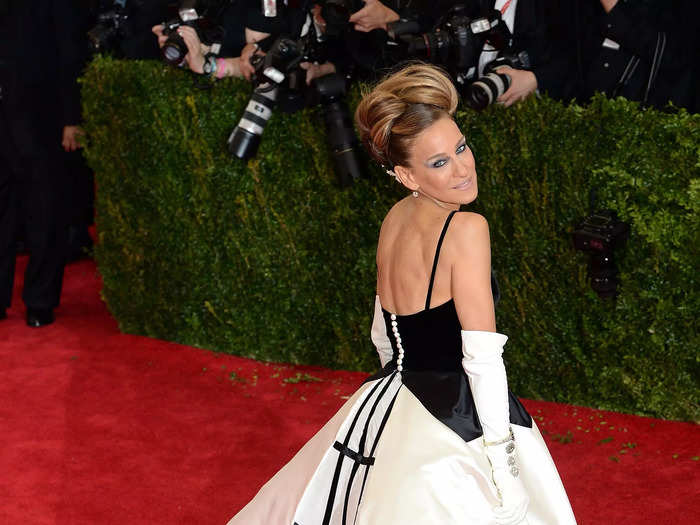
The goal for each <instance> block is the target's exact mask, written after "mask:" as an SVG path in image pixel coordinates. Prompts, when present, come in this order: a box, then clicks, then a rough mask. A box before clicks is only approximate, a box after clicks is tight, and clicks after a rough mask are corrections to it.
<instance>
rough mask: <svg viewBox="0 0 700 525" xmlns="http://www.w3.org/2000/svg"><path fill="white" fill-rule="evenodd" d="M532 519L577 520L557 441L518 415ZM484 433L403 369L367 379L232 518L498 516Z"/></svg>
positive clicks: (322, 521) (443, 523)
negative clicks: (433, 409)
mask: <svg viewBox="0 0 700 525" xmlns="http://www.w3.org/2000/svg"><path fill="white" fill-rule="evenodd" d="M511 426H512V428H513V434H514V435H515V440H516V444H517V447H518V448H517V450H518V461H519V466H520V477H521V479H522V480H523V483H524V485H525V488H526V490H527V493H528V496H529V497H530V505H529V507H528V512H527V518H526V521H525V522H523V523H526V524H528V525H569V524H575V523H576V520H575V518H574V514H573V512H572V510H571V505H570V504H569V500H568V498H567V495H566V492H565V490H564V487H563V485H562V482H561V479H560V478H559V474H558V472H557V469H556V467H555V465H554V462H553V461H552V458H551V456H550V454H549V451H548V450H547V446H546V444H545V442H544V439H543V438H542V435H541V434H540V431H539V429H538V428H537V425H536V423H535V422H534V421H533V422H532V428H529V427H523V426H519V425H515V424H512V425H511ZM496 505H498V495H497V491H496V487H495V485H494V484H493V482H492V481H491V469H490V466H489V462H488V459H487V458H486V455H485V454H484V451H483V445H482V440H481V438H477V439H473V440H471V441H469V442H465V441H464V440H463V439H462V438H461V437H460V436H459V435H457V434H456V433H455V432H454V431H453V430H451V429H450V428H449V427H447V426H446V425H444V424H443V423H442V422H440V421H439V420H437V419H436V418H435V417H433V415H432V414H431V413H430V412H428V410H427V409H426V408H425V407H424V406H423V404H422V403H421V402H420V401H419V400H418V399H417V398H416V397H415V396H414V395H413V393H412V392H411V391H410V390H409V389H408V388H406V387H405V386H404V385H402V383H401V374H400V373H394V374H391V375H389V376H386V377H383V378H381V379H376V380H373V381H370V382H367V383H365V384H363V385H362V386H361V387H360V388H359V389H358V390H357V391H356V392H355V394H354V395H353V396H352V397H351V398H350V399H349V400H348V401H347V402H346V403H345V404H344V405H343V406H342V407H341V408H340V410H338V412H336V414H335V415H334V416H333V417H332V418H331V419H330V420H329V421H328V422H327V423H326V424H325V425H324V427H323V428H322V429H321V430H319V432H318V433H316V435H315V436H314V437H312V438H311V439H310V440H309V441H308V442H307V443H306V444H305V445H304V446H303V447H302V448H301V450H300V451H299V452H298V453H297V454H296V455H295V456H294V457H293V458H292V459H291V461H289V463H287V464H286V465H285V466H284V467H283V468H282V469H281V470H280V471H279V472H277V474H275V476H273V477H272V478H271V479H270V480H269V481H268V482H267V483H266V484H265V485H264V486H263V487H262V488H261V489H260V491H259V492H258V493H257V495H256V496H255V497H254V498H253V499H252V500H251V501H250V502H249V503H248V504H247V505H246V506H245V507H244V508H243V509H242V510H241V511H240V512H239V513H238V514H236V515H235V516H234V517H233V518H231V520H230V521H229V522H228V525H389V524H400V525H409V524H410V525H437V524H439V525H491V524H494V523H495V521H494V517H493V511H492V508H493V507H495V506H496Z"/></svg>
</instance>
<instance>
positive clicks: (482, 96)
mask: <svg viewBox="0 0 700 525" xmlns="http://www.w3.org/2000/svg"><path fill="white" fill-rule="evenodd" d="M509 87H510V77H509V76H508V75H506V74H505V73H496V72H492V73H489V74H488V75H484V76H483V77H481V78H479V79H477V80H476V81H475V82H473V83H472V84H470V85H469V86H467V88H466V90H465V94H464V103H465V104H466V105H467V106H469V107H470V108H472V109H475V110H477V111H481V110H482V109H485V108H486V107H487V106H489V105H490V104H493V103H494V102H496V100H497V99H498V97H500V96H501V95H502V94H503V93H505V92H506V90H507V89H508V88H509Z"/></svg>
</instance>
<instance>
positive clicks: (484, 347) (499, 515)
mask: <svg viewBox="0 0 700 525" xmlns="http://www.w3.org/2000/svg"><path fill="white" fill-rule="evenodd" d="M507 340H508V336H507V335H504V334H499V333H497V332H485V331H478V330H462V353H463V355H464V358H463V359H462V366H463V367H464V371H465V372H466V373H467V377H468V378H469V387H470V389H471V392H472V397H473V398H474V405H475V406H476V411H477V414H478V416H479V422H480V423H481V428H482V430H483V441H484V452H485V454H486V456H487V457H488V459H489V463H490V464H491V475H492V479H493V482H494V485H496V489H497V490H498V496H499V499H500V502H501V504H500V505H499V506H497V507H495V508H494V514H495V517H496V523H498V524H499V525H516V524H519V523H527V522H526V521H525V515H526V513H527V506H528V504H529V502H530V500H529V498H528V496H527V492H526V491H525V487H524V485H523V482H522V480H521V479H520V476H519V475H520V470H519V467H518V463H517V452H516V444H515V438H514V436H513V432H512V430H511V428H510V407H509V404H508V379H507V377H506V368H505V365H504V363H503V357H502V354H503V345H505V343H506V341H507Z"/></svg>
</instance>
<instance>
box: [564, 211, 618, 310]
mask: <svg viewBox="0 0 700 525" xmlns="http://www.w3.org/2000/svg"><path fill="white" fill-rule="evenodd" d="M629 233H630V226H629V224H627V223H626V222H622V221H620V220H619V219H618V218H617V214H616V213H615V212H614V211H612V210H603V211H600V212H598V213H594V214H592V215H590V216H588V217H586V218H585V219H583V221H581V222H580V223H579V224H578V225H577V226H576V229H575V230H574V232H573V233H572V237H573V243H574V247H575V248H576V249H577V250H580V251H582V252H585V253H588V254H590V259H589V262H588V276H589V277H590V279H591V288H593V290H594V291H595V292H596V293H597V294H598V296H599V297H615V295H617V285H618V283H619V281H618V279H617V274H618V271H617V266H616V265H615V259H614V250H615V248H616V247H618V246H621V245H622V244H623V243H624V242H625V241H626V240H627V238H628V237H629Z"/></svg>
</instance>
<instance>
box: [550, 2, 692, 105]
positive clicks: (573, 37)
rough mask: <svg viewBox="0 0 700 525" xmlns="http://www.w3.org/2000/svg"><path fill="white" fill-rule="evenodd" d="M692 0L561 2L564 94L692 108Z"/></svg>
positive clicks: (567, 96) (583, 99)
mask: <svg viewBox="0 0 700 525" xmlns="http://www.w3.org/2000/svg"><path fill="white" fill-rule="evenodd" d="M696 12H697V9H696V5H695V2H691V1H690V0H669V1H661V0H637V1H633V0H574V1H573V2H570V3H567V4H565V7H564V6H562V12H561V13H560V26H565V27H567V28H568V30H567V31H565V32H562V34H560V35H559V44H558V46H557V47H558V48H559V50H560V51H559V52H560V54H561V55H562V56H563V57H564V58H565V60H564V64H563V69H562V70H561V71H560V73H561V76H562V77H563V78H567V79H568V82H567V84H566V85H565V88H566V89H565V92H564V93H563V98H565V99H567V100H568V99H572V98H577V99H578V100H582V101H585V100H588V99H589V98H590V97H591V96H592V95H593V93H594V92H596V91H598V92H602V93H605V94H606V95H608V96H611V97H615V96H624V97H625V98H628V99H630V100H636V101H641V102H643V103H645V104H648V105H652V106H655V107H658V108H662V107H664V106H665V105H666V104H667V103H668V102H669V101H671V102H673V104H674V105H675V106H676V107H687V108H690V109H691V110H692V109H693V108H694V104H695V102H694V98H695V97H696V96H697V91H698V85H697V79H696V78H695V77H694V75H696V74H697V62H696V60H697V58H696V57H697V51H696V50H697V35H698V29H699V28H698V18H697V16H695V15H696Z"/></svg>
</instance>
